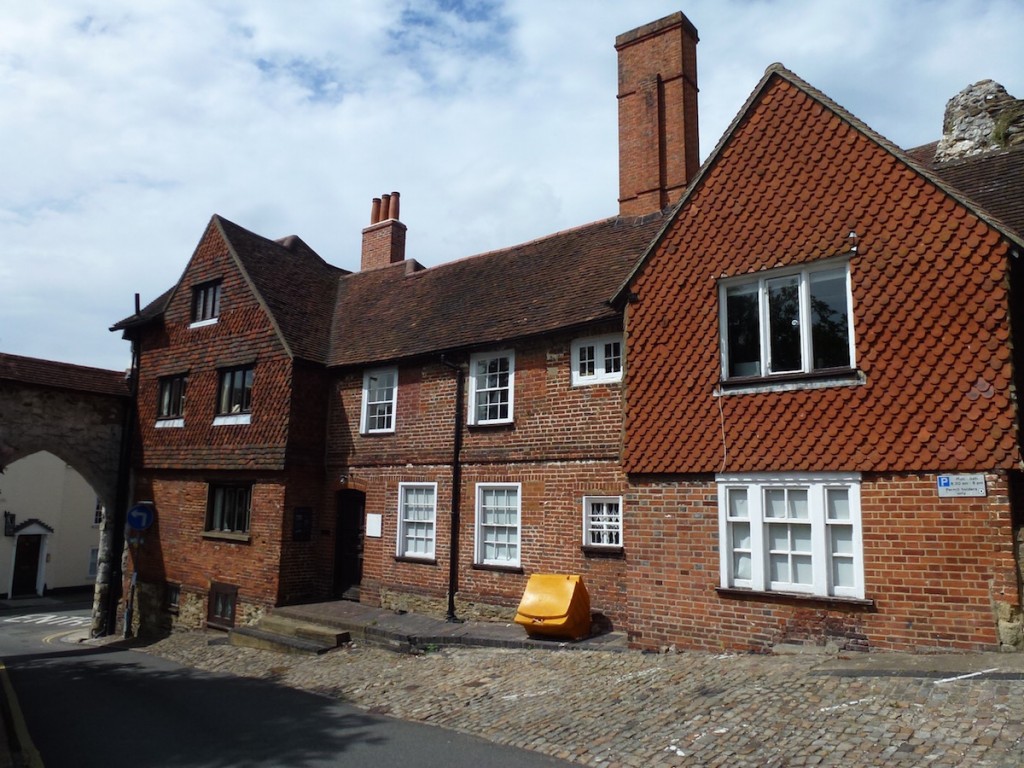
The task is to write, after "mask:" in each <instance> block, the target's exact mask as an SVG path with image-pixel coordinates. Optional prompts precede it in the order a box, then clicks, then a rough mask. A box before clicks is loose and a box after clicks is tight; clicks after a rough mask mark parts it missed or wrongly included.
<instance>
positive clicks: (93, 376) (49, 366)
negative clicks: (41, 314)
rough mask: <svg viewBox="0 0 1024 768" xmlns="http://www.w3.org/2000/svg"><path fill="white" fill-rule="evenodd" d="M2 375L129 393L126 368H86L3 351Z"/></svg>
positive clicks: (79, 388) (107, 392)
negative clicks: (120, 369)
mask: <svg viewBox="0 0 1024 768" xmlns="http://www.w3.org/2000/svg"><path fill="white" fill-rule="evenodd" d="M0 379H2V380H6V381H15V382H19V383H21V384H34V385H36V386H41V387H54V388H56V389H71V390H75V391H77V392H94V393H97V394H101V395H117V396H119V397H127V396H128V394H129V392H128V384H127V381H126V379H125V374H124V372H123V371H108V370H106V369H104V368H87V367H86V366H84V365H72V364H71V363H58V362H54V361H52V360H39V359H38V358H35V357H21V356H20V355H5V354H3V353H0Z"/></svg>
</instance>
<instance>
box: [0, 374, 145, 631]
mask: <svg viewBox="0 0 1024 768" xmlns="http://www.w3.org/2000/svg"><path fill="white" fill-rule="evenodd" d="M130 411H131V392H130V389H129V385H128V381H127V379H126V376H125V375H124V373H119V372H118V371H107V370H103V369H101V368H87V367H85V366H80V365H71V364H68V363H58V362H53V361H50V360H38V359H36V358H31V357H20V356H17V355H5V354H0V471H2V470H3V468H4V467H5V466H7V465H8V464H11V463H13V462H15V461H17V460H18V459H20V458H23V457H25V456H29V455H31V454H33V453H36V452H37V451H48V452H49V453H52V454H53V455H54V456H57V457H58V458H60V459H62V460H63V461H64V462H66V463H67V464H69V465H70V466H72V467H73V468H74V469H75V470H77V471H78V473H79V474H81V475H82V477H83V478H85V480H86V481H87V482H88V483H89V485H91V486H92V487H93V489H94V490H95V491H96V495H97V496H99V497H100V498H101V499H103V501H104V503H105V504H106V506H107V509H108V510H114V513H115V514H114V515H108V516H107V519H106V520H105V521H104V523H103V526H102V528H101V534H100V536H101V543H100V552H99V559H98V562H97V576H96V597H95V601H94V610H93V633H94V634H101V633H102V631H103V629H102V628H103V627H104V626H107V624H108V622H107V616H108V614H109V612H110V610H111V608H110V606H111V605H112V604H113V602H114V600H116V599H117V595H116V594H115V592H116V591H117V590H119V589H120V571H121V568H120V557H121V551H120V550H121V547H119V546H118V545H117V542H119V541H120V537H118V536H117V535H116V534H117V531H116V525H115V524H114V523H113V522H112V519H111V518H114V517H116V516H117V515H118V514H119V513H120V510H118V509H117V505H118V504H119V503H123V501H122V500H120V499H119V498H118V491H119V489H122V488H127V482H126V481H127V472H128V469H127V467H123V468H122V463H123V458H122V457H123V455H124V454H123V444H122V443H123V439H122V438H123V432H124V430H125V424H126V423H128V422H127V419H128V417H129V415H130ZM122 474H124V475H125V476H124V477H122ZM112 595H113V598H112V597H111V596H112Z"/></svg>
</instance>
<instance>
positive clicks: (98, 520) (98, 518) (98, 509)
mask: <svg viewBox="0 0 1024 768" xmlns="http://www.w3.org/2000/svg"><path fill="white" fill-rule="evenodd" d="M106 513H107V505H106V504H104V503H103V499H101V498H100V497H99V496H97V497H96V506H95V507H94V508H93V511H92V524H93V527H94V528H98V527H99V526H101V525H103V516H104V515H105V514H106Z"/></svg>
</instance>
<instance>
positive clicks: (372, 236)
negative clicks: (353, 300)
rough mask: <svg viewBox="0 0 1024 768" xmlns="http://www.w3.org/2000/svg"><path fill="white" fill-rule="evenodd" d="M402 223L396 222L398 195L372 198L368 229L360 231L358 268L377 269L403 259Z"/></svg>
mask: <svg viewBox="0 0 1024 768" xmlns="http://www.w3.org/2000/svg"><path fill="white" fill-rule="evenodd" d="M405 230H406V227H405V224H403V223H402V222H400V221H399V220H398V193H397V192H392V193H391V194H390V195H381V196H380V197H375V198H373V203H372V205H371V206H370V226H368V227H367V228H366V229H364V230H363V258H362V264H361V266H360V269H362V271H364V272H365V271H366V270H368V269H380V268H381V267H386V266H388V265H389V264H394V263H396V262H399V261H404V260H405Z"/></svg>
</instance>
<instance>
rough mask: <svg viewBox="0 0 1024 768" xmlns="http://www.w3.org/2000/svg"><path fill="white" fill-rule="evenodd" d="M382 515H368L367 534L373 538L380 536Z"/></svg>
mask: <svg viewBox="0 0 1024 768" xmlns="http://www.w3.org/2000/svg"><path fill="white" fill-rule="evenodd" d="M381 518H382V515H377V514H369V515H367V516H366V535H367V536H368V537H370V538H373V539H379V538H380V529H381Z"/></svg>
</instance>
